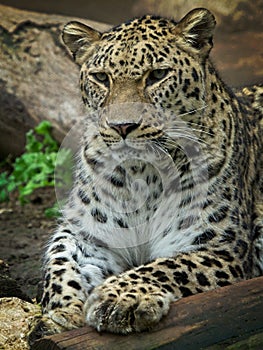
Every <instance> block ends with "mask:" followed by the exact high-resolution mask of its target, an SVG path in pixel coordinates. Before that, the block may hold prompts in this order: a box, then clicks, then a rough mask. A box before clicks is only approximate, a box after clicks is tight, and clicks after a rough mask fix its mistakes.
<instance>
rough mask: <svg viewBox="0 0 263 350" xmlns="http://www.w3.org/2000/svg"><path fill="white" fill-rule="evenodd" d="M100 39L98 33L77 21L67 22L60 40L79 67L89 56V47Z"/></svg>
mask: <svg viewBox="0 0 263 350" xmlns="http://www.w3.org/2000/svg"><path fill="white" fill-rule="evenodd" d="M100 37H101V33H100V32H98V31H97V30H95V29H93V28H91V27H88V26H86V25H85V24H82V23H80V22H77V21H74V22H69V23H68V24H66V25H65V27H64V28H63V30H62V40H63V41H64V43H65V45H66V46H67V48H68V49H69V50H70V52H71V53H72V56H73V58H74V60H75V61H76V62H77V63H78V64H79V65H82V64H83V62H84V61H85V59H86V58H87V57H88V56H89V54H91V52H90V47H91V46H92V44H93V43H95V42H97V41H99V40H100Z"/></svg>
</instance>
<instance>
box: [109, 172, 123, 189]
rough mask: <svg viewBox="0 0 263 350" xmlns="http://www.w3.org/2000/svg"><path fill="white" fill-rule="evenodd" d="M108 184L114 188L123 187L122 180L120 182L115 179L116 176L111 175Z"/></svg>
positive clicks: (118, 179)
mask: <svg viewBox="0 0 263 350" xmlns="http://www.w3.org/2000/svg"><path fill="white" fill-rule="evenodd" d="M110 182H111V183H112V185H114V186H116V187H123V186H124V182H123V180H121V179H120V178H117V177H116V176H113V175H112V176H111V177H110Z"/></svg>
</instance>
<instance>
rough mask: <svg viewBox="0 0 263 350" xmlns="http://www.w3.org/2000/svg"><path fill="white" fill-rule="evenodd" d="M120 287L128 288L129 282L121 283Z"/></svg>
mask: <svg viewBox="0 0 263 350" xmlns="http://www.w3.org/2000/svg"><path fill="white" fill-rule="evenodd" d="M119 286H120V287H121V288H123V287H127V286H128V283H127V282H120V283H119Z"/></svg>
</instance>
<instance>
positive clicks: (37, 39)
mask: <svg viewBox="0 0 263 350" xmlns="http://www.w3.org/2000/svg"><path fill="white" fill-rule="evenodd" d="M71 20H80V21H82V22H85V23H86V24H87V25H90V26H92V27H96V28H97V29H99V30H106V29H107V28H108V27H109V26H107V25H104V24H101V23H97V22H93V21H87V20H84V19H76V18H72V17H65V16H58V15H46V14H40V13H34V12H28V11H21V10H17V9H14V8H11V7H7V6H2V5H0V89H1V90H0V91H1V93H0V158H3V157H5V156H7V155H8V154H10V153H11V154H14V155H17V154H20V153H21V152H23V147H24V144H25V133H26V131H27V130H29V129H30V128H32V127H34V126H35V125H37V124H38V123H39V122H40V121H41V120H49V121H51V123H52V125H53V126H54V137H55V138H56V139H57V140H58V141H62V139H63V136H64V135H65V133H66V132H67V131H68V130H69V129H70V128H71V127H72V126H73V125H74V123H75V121H76V120H77V119H78V117H79V116H80V115H83V113H84V111H83V109H82V102H81V99H80V93H79V88H78V67H77V66H76V64H75V63H74V62H73V61H72V60H71V58H70V55H69V54H68V52H67V50H66V49H65V47H64V46H63V45H62V43H61V39H60V33H61V28H62V27H63V25H64V24H66V23H67V22H69V21H71Z"/></svg>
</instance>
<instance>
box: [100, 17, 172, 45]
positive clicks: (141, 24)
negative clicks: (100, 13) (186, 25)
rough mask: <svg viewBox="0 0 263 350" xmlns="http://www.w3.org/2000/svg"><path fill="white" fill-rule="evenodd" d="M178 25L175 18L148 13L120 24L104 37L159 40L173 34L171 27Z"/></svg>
mask: <svg viewBox="0 0 263 350" xmlns="http://www.w3.org/2000/svg"><path fill="white" fill-rule="evenodd" d="M174 25H176V22H175V21H173V20H168V19H166V18H162V17H157V16H151V15H146V16H143V17H141V18H135V19H133V20H131V21H129V22H126V23H123V24H120V25H118V26H116V27H114V28H112V29H111V30H110V31H109V32H106V33H104V35H103V36H102V38H104V39H107V40H108V41H111V40H122V41H123V42H126V41H128V42H133V43H138V42H141V41H145V40H146V41H147V40H148V41H159V40H162V39H163V38H164V37H167V36H169V34H171V28H172V27H173V26H174Z"/></svg>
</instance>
